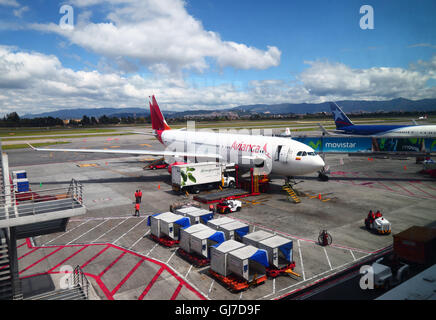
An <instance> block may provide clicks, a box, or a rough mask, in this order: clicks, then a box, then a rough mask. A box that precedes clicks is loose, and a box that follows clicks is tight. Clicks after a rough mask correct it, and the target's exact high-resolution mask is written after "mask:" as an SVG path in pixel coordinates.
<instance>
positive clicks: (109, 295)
mask: <svg viewBox="0 0 436 320" xmlns="http://www.w3.org/2000/svg"><path fill="white" fill-rule="evenodd" d="M26 244H27V246H28V248H29V249H33V250H32V251H31V252H33V251H36V250H38V249H42V248H47V249H52V248H56V247H57V248H58V249H57V250H55V251H53V252H52V253H50V254H49V255H47V256H45V257H43V258H42V259H40V260H39V261H37V262H35V263H34V264H32V265H31V266H29V267H27V268H26V269H24V270H22V271H21V272H20V273H22V272H24V271H26V270H28V269H29V268H31V267H33V266H34V265H36V264H38V263H39V262H41V261H43V260H44V259H47V258H48V257H49V256H51V255H52V254H54V253H56V252H57V251H59V250H61V249H63V248H72V247H81V249H83V250H84V249H85V248H87V247H89V246H102V245H105V248H103V249H102V250H101V251H100V252H99V253H97V254H96V255H94V257H92V258H91V259H90V260H88V261H87V262H86V263H85V264H83V266H82V268H83V267H84V266H86V265H88V264H89V263H90V262H92V261H93V260H94V259H95V258H97V257H98V256H99V255H101V254H102V253H103V252H104V251H106V250H107V249H109V248H114V249H116V250H120V251H122V254H121V255H120V256H119V257H118V258H117V259H116V261H114V262H112V263H111V265H110V266H108V267H107V268H106V269H105V270H106V271H107V270H108V269H110V268H111V267H112V266H113V265H114V264H115V263H116V262H117V260H119V259H121V257H122V256H123V255H125V254H126V253H128V254H130V255H133V256H135V257H139V258H140V259H141V262H143V261H145V260H147V261H150V262H152V263H154V264H157V265H159V266H160V267H161V268H160V270H159V274H160V273H162V272H163V271H164V270H166V271H168V273H170V274H171V275H172V276H173V277H174V278H176V279H177V280H178V281H179V285H180V286H185V287H186V288H187V289H188V290H190V291H191V292H193V293H194V294H195V295H196V296H197V297H198V298H200V299H201V300H206V298H205V297H204V296H203V295H202V294H201V293H200V292H198V291H197V290H196V289H194V288H193V287H192V286H191V285H190V284H189V283H187V282H186V281H185V280H184V279H182V278H181V277H180V276H179V275H177V274H176V273H175V271H174V270H172V269H171V268H170V267H169V266H167V265H166V264H164V263H162V262H160V261H157V260H154V259H151V258H147V257H145V256H142V255H140V254H138V253H136V252H133V251H130V250H127V249H124V248H121V247H118V246H115V245H113V244H85V245H83V244H81V245H64V246H57V245H54V246H45V247H42V246H41V247H37V248H34V247H33V246H32V243H31V241H30V239H26ZM76 253H78V252H76ZM27 254H29V253H27ZM139 265H140V264H139V262H138V264H137V266H135V268H136V269H137V267H139ZM135 268H133V269H135ZM133 269H132V270H131V271H130V272H129V274H130V275H129V274H128V275H126V277H125V278H124V279H123V280H122V281H121V282H120V283H119V284H118V285H117V287H116V288H115V289H116V290H115V289H114V290H113V292H114V293H115V292H116V291H118V290H119V288H120V287H121V286H122V285H123V284H124V283H125V282H126V281H127V280H128V278H129V277H130V276H131V275H132V274H133V272H134V271H136V269H135V270H133ZM53 270H54V269H53V268H52V269H50V270H48V271H46V272H43V273H38V274H34V275H30V276H25V277H23V278H26V277H31V276H36V275H40V274H59V273H60V272H59V271H53ZM106 271H103V272H102V273H101V274H103V273H104V272H106ZM84 274H85V275H86V276H87V277H91V278H93V279H94V280H95V281H96V283H97V284H98V286H99V287H100V289H101V290H102V291H103V293H104V294H105V296H106V298H107V299H109V300H114V298H113V294H112V293H111V292H110V291H109V290H108V288H107V287H106V285H105V284H104V283H103V281H102V280H101V278H100V277H101V276H100V275H95V274H91V273H87V272H84ZM158 276H159V275H158ZM23 278H22V279H23ZM157 278H158V277H156V279H155V280H154V281H153V282H152V283H150V284H149V285H148V289H147V288H146V291H144V292H143V294H142V298H141V299H143V298H144V296H145V295H146V294H147V293H148V292H149V290H150V288H151V286H152V285H153V284H154V282H155V281H156V280H157Z"/></svg>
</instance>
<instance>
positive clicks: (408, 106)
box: [231, 98, 436, 114]
mask: <svg viewBox="0 0 436 320" xmlns="http://www.w3.org/2000/svg"><path fill="white" fill-rule="evenodd" d="M335 102H336V103H337V104H338V105H339V106H340V107H341V108H342V110H344V112H350V113H351V112H378V111H386V112H389V111H433V110H436V99H423V100H416V101H414V100H408V99H403V98H399V99H393V100H388V101H363V100H362V101H358V100H344V101H335ZM231 110H232V111H234V112H246V113H247V112H248V113H265V112H270V113H271V114H286V113H295V114H305V113H317V112H330V104H329V102H323V103H282V104H275V105H267V104H256V105H248V106H239V107H236V108H233V109H231Z"/></svg>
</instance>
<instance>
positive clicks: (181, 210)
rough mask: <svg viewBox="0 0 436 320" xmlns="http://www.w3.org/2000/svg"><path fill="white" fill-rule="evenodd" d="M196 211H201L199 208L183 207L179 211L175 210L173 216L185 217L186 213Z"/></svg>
mask: <svg viewBox="0 0 436 320" xmlns="http://www.w3.org/2000/svg"><path fill="white" fill-rule="evenodd" d="M198 210H201V208H198V207H193V206H189V207H183V208H180V209H176V211H175V212H174V213H175V214H180V215H182V216H186V214H187V213H189V212H194V211H198Z"/></svg>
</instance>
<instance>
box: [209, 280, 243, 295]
mask: <svg viewBox="0 0 436 320" xmlns="http://www.w3.org/2000/svg"><path fill="white" fill-rule="evenodd" d="M214 283H215V280H212V283H211V284H210V288H209V292H208V293H207V296H206V297H209V294H210V293H211V291H212V287H213V284H214ZM241 294H242V292H241Z"/></svg>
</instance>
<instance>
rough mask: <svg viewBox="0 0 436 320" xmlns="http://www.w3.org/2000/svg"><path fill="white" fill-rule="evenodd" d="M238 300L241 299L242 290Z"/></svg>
mask: <svg viewBox="0 0 436 320" xmlns="http://www.w3.org/2000/svg"><path fill="white" fill-rule="evenodd" d="M239 300H242V291H241V294H240V295H239Z"/></svg>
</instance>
